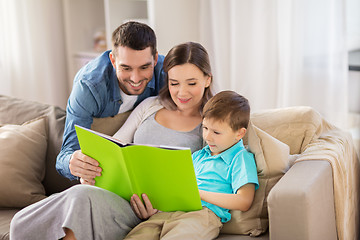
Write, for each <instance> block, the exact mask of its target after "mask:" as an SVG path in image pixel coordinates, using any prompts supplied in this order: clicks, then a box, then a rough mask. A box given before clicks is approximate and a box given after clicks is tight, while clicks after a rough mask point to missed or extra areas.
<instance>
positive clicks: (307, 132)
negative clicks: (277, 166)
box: [251, 106, 322, 154]
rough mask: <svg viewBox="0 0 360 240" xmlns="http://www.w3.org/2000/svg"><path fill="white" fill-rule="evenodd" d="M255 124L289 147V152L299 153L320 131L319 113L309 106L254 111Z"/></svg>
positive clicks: (320, 118)
mask: <svg viewBox="0 0 360 240" xmlns="http://www.w3.org/2000/svg"><path fill="white" fill-rule="evenodd" d="M251 121H252V122H253V124H254V125H255V126H257V127H258V128H260V129H262V130H263V131H265V132H267V133H268V134H270V135H271V136H273V137H274V138H276V139H278V140H280V141H281V142H283V143H285V144H287V145H288V146H289V147H290V154H300V153H302V152H303V151H304V149H305V147H306V145H308V144H309V143H310V142H311V141H312V140H313V139H316V138H318V136H319V134H320V133H321V131H322V129H321V123H322V117H321V115H320V114H319V113H318V112H317V111H315V110H314V109H313V108H311V107H306V106H298V107H287V108H278V109H270V110H264V111H258V112H254V113H253V114H252V115H251Z"/></svg>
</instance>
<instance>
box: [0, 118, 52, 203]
mask: <svg viewBox="0 0 360 240" xmlns="http://www.w3.org/2000/svg"><path fill="white" fill-rule="evenodd" d="M46 149H47V131H46V118H44V117H42V118H39V119H36V120H33V121H30V122H28V123H25V124H23V125H5V126H3V127H1V128H0V152H1V155H0V165H1V168H0V182H1V184H0V207H18V208H21V207H25V206H28V205H30V204H32V203H34V202H37V201H39V200H41V199H44V198H45V197H46V196H45V189H44V186H43V185H42V183H41V182H42V180H43V179H44V176H45V157H46Z"/></svg>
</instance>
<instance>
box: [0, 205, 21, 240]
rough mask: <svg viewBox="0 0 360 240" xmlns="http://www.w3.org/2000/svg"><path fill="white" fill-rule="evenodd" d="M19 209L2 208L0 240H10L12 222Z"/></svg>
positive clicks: (0, 211)
mask: <svg viewBox="0 0 360 240" xmlns="http://www.w3.org/2000/svg"><path fill="white" fill-rule="evenodd" d="M18 211H20V209H15V208H13V209H7V208H0V240H8V239H9V238H10V237H9V229H10V222H11V219H12V218H13V217H14V215H15V214H16V213H17V212H18Z"/></svg>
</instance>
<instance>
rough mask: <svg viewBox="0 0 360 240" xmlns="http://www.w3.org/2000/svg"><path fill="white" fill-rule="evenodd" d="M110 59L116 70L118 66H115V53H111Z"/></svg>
mask: <svg viewBox="0 0 360 240" xmlns="http://www.w3.org/2000/svg"><path fill="white" fill-rule="evenodd" d="M109 58H110V62H111V64H112V65H113V67H114V68H115V69H116V65H115V62H116V61H115V56H114V55H113V52H112V51H111V52H110V53H109Z"/></svg>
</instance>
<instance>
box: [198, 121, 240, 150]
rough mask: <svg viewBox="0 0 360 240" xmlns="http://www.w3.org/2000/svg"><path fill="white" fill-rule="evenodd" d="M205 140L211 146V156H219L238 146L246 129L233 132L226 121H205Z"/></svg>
mask: <svg viewBox="0 0 360 240" xmlns="http://www.w3.org/2000/svg"><path fill="white" fill-rule="evenodd" d="M202 124H203V138H204V140H205V141H206V143H207V144H208V145H209V147H210V150H211V153H212V154H211V155H217V154H220V153H222V152H223V151H225V150H227V149H228V148H230V147H232V146H233V145H234V144H236V143H237V142H238V141H239V140H240V139H241V138H242V137H243V136H244V135H245V132H246V129H245V128H241V129H239V130H237V131H234V130H232V128H231V127H230V125H229V124H228V123H227V122H226V121H214V120H212V119H206V118H204V119H203V122H202Z"/></svg>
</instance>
